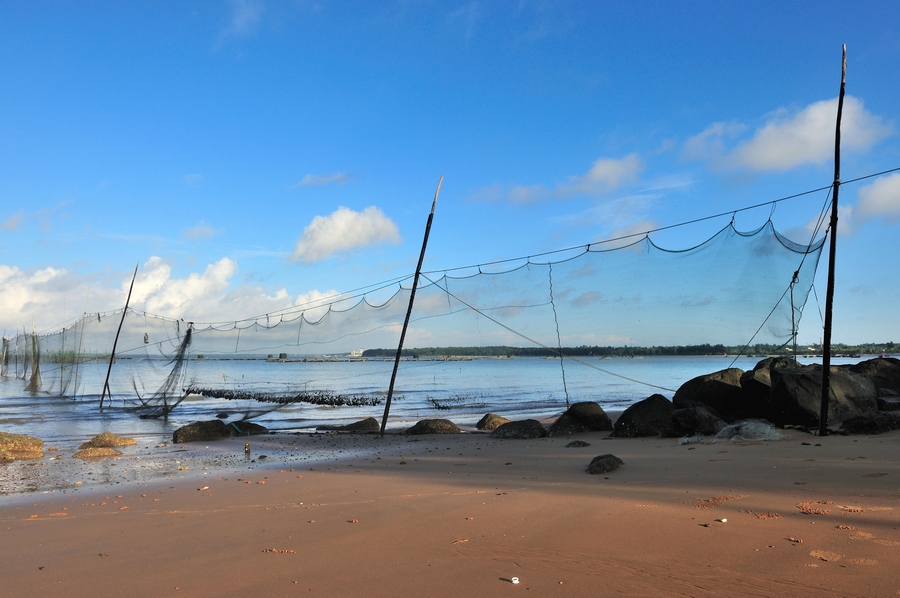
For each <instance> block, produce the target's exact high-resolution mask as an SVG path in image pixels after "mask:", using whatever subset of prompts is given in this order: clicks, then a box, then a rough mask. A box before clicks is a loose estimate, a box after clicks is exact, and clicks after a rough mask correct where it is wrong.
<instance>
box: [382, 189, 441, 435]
mask: <svg viewBox="0 0 900 598" xmlns="http://www.w3.org/2000/svg"><path fill="white" fill-rule="evenodd" d="M443 182H444V175H441V178H440V180H439V181H438V186H437V190H436V191H435V192H434V201H432V202H431V213H430V214H429V215H428V223H427V224H426V225H425V238H424V239H423V240H422V251H421V252H420V253H419V264H418V265H417V266H416V274H415V276H413V284H412V290H411V291H410V293H409V307H407V308H406V319H404V320H403V328H402V329H401V330H400V342H399V343H398V344H397V356H396V357H395V358H394V371H393V372H391V384H390V386H389V387H388V394H387V400H385V402H384V416H383V417H382V418H381V435H382V436H384V429H385V427H387V420H388V413H389V412H390V410H391V398H392V397H393V396H394V381H395V380H396V379H397V368H398V367H399V366H400V354H401V353H402V352H403V340H404V339H405V338H406V328H407V327H408V326H409V316H410V315H411V314H412V309H413V302H414V301H415V300H416V287H417V286H419V273H420V272H422V261H423V260H424V259H425V247H426V246H427V245H428V234H429V233H430V232H431V221H432V220H434V208H435V206H436V205H437V200H438V195H439V194H440V192H441V184H442V183H443Z"/></svg>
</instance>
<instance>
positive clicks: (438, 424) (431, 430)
mask: <svg viewBox="0 0 900 598" xmlns="http://www.w3.org/2000/svg"><path fill="white" fill-rule="evenodd" d="M461 432H462V430H460V429H459V426H457V425H456V424H454V423H453V422H452V421H450V420H449V419H423V420H421V421H418V422H416V424H415V425H414V426H413V427H411V428H409V429H408V430H407V431H406V433H407V434H459V433H461Z"/></svg>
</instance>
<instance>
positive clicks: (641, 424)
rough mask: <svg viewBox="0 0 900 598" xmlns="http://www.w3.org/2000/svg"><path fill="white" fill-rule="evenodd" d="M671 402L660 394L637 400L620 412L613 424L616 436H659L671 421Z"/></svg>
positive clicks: (672, 409)
mask: <svg viewBox="0 0 900 598" xmlns="http://www.w3.org/2000/svg"><path fill="white" fill-rule="evenodd" d="M673 411H674V408H673V407H672V402H671V401H669V399H667V398H666V397H664V396H662V395H661V394H655V395H652V396H650V397H647V398H646V399H644V400H643V401H638V402H637V403H635V404H634V405H632V406H631V407H629V408H628V409H626V410H625V411H623V412H622V415H620V416H619V419H617V420H616V424H615V426H613V433H612V435H613V436H615V437H617V438H637V437H639V436H659V435H660V434H662V433H663V432H664V431H665V430H666V429H667V428H669V426H670V425H671V423H672V412H673Z"/></svg>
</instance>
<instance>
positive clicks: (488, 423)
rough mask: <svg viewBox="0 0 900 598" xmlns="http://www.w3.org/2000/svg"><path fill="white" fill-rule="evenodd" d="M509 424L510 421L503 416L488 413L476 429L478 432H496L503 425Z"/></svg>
mask: <svg viewBox="0 0 900 598" xmlns="http://www.w3.org/2000/svg"><path fill="white" fill-rule="evenodd" d="M506 423H509V420H508V419H506V418H505V417H503V416H501V415H497V414H496V413H488V414H486V415H485V416H484V417H482V418H481V419H480V420H478V423H477V424H475V428H476V429H478V430H487V431H488V432H490V431H491V430H496V429H497V428H499V427H500V426H502V425H503V424H506Z"/></svg>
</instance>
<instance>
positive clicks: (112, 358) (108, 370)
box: [100, 262, 141, 409]
mask: <svg viewBox="0 0 900 598" xmlns="http://www.w3.org/2000/svg"><path fill="white" fill-rule="evenodd" d="M140 264H141V263H140V262H138V263H137V264H135V265H134V276H132V277H131V286H130V287H128V297H127V298H126V299H125V309H123V310H122V319H121V320H119V329H118V330H116V338H115V340H113V346H112V353H110V355H109V367H108V368H106V381H105V382H103V392H102V393H100V409H103V398H104V397H106V395H107V394H109V398H110V401H111V400H112V393H111V392H110V391H109V375H110V373H111V372H112V364H113V361H115V359H116V345H118V344H119V334H121V332H122V324H124V323H125V314H127V313H128V304H129V303H131V291H133V290H134V279H136V278H137V273H138V266H140Z"/></svg>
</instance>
